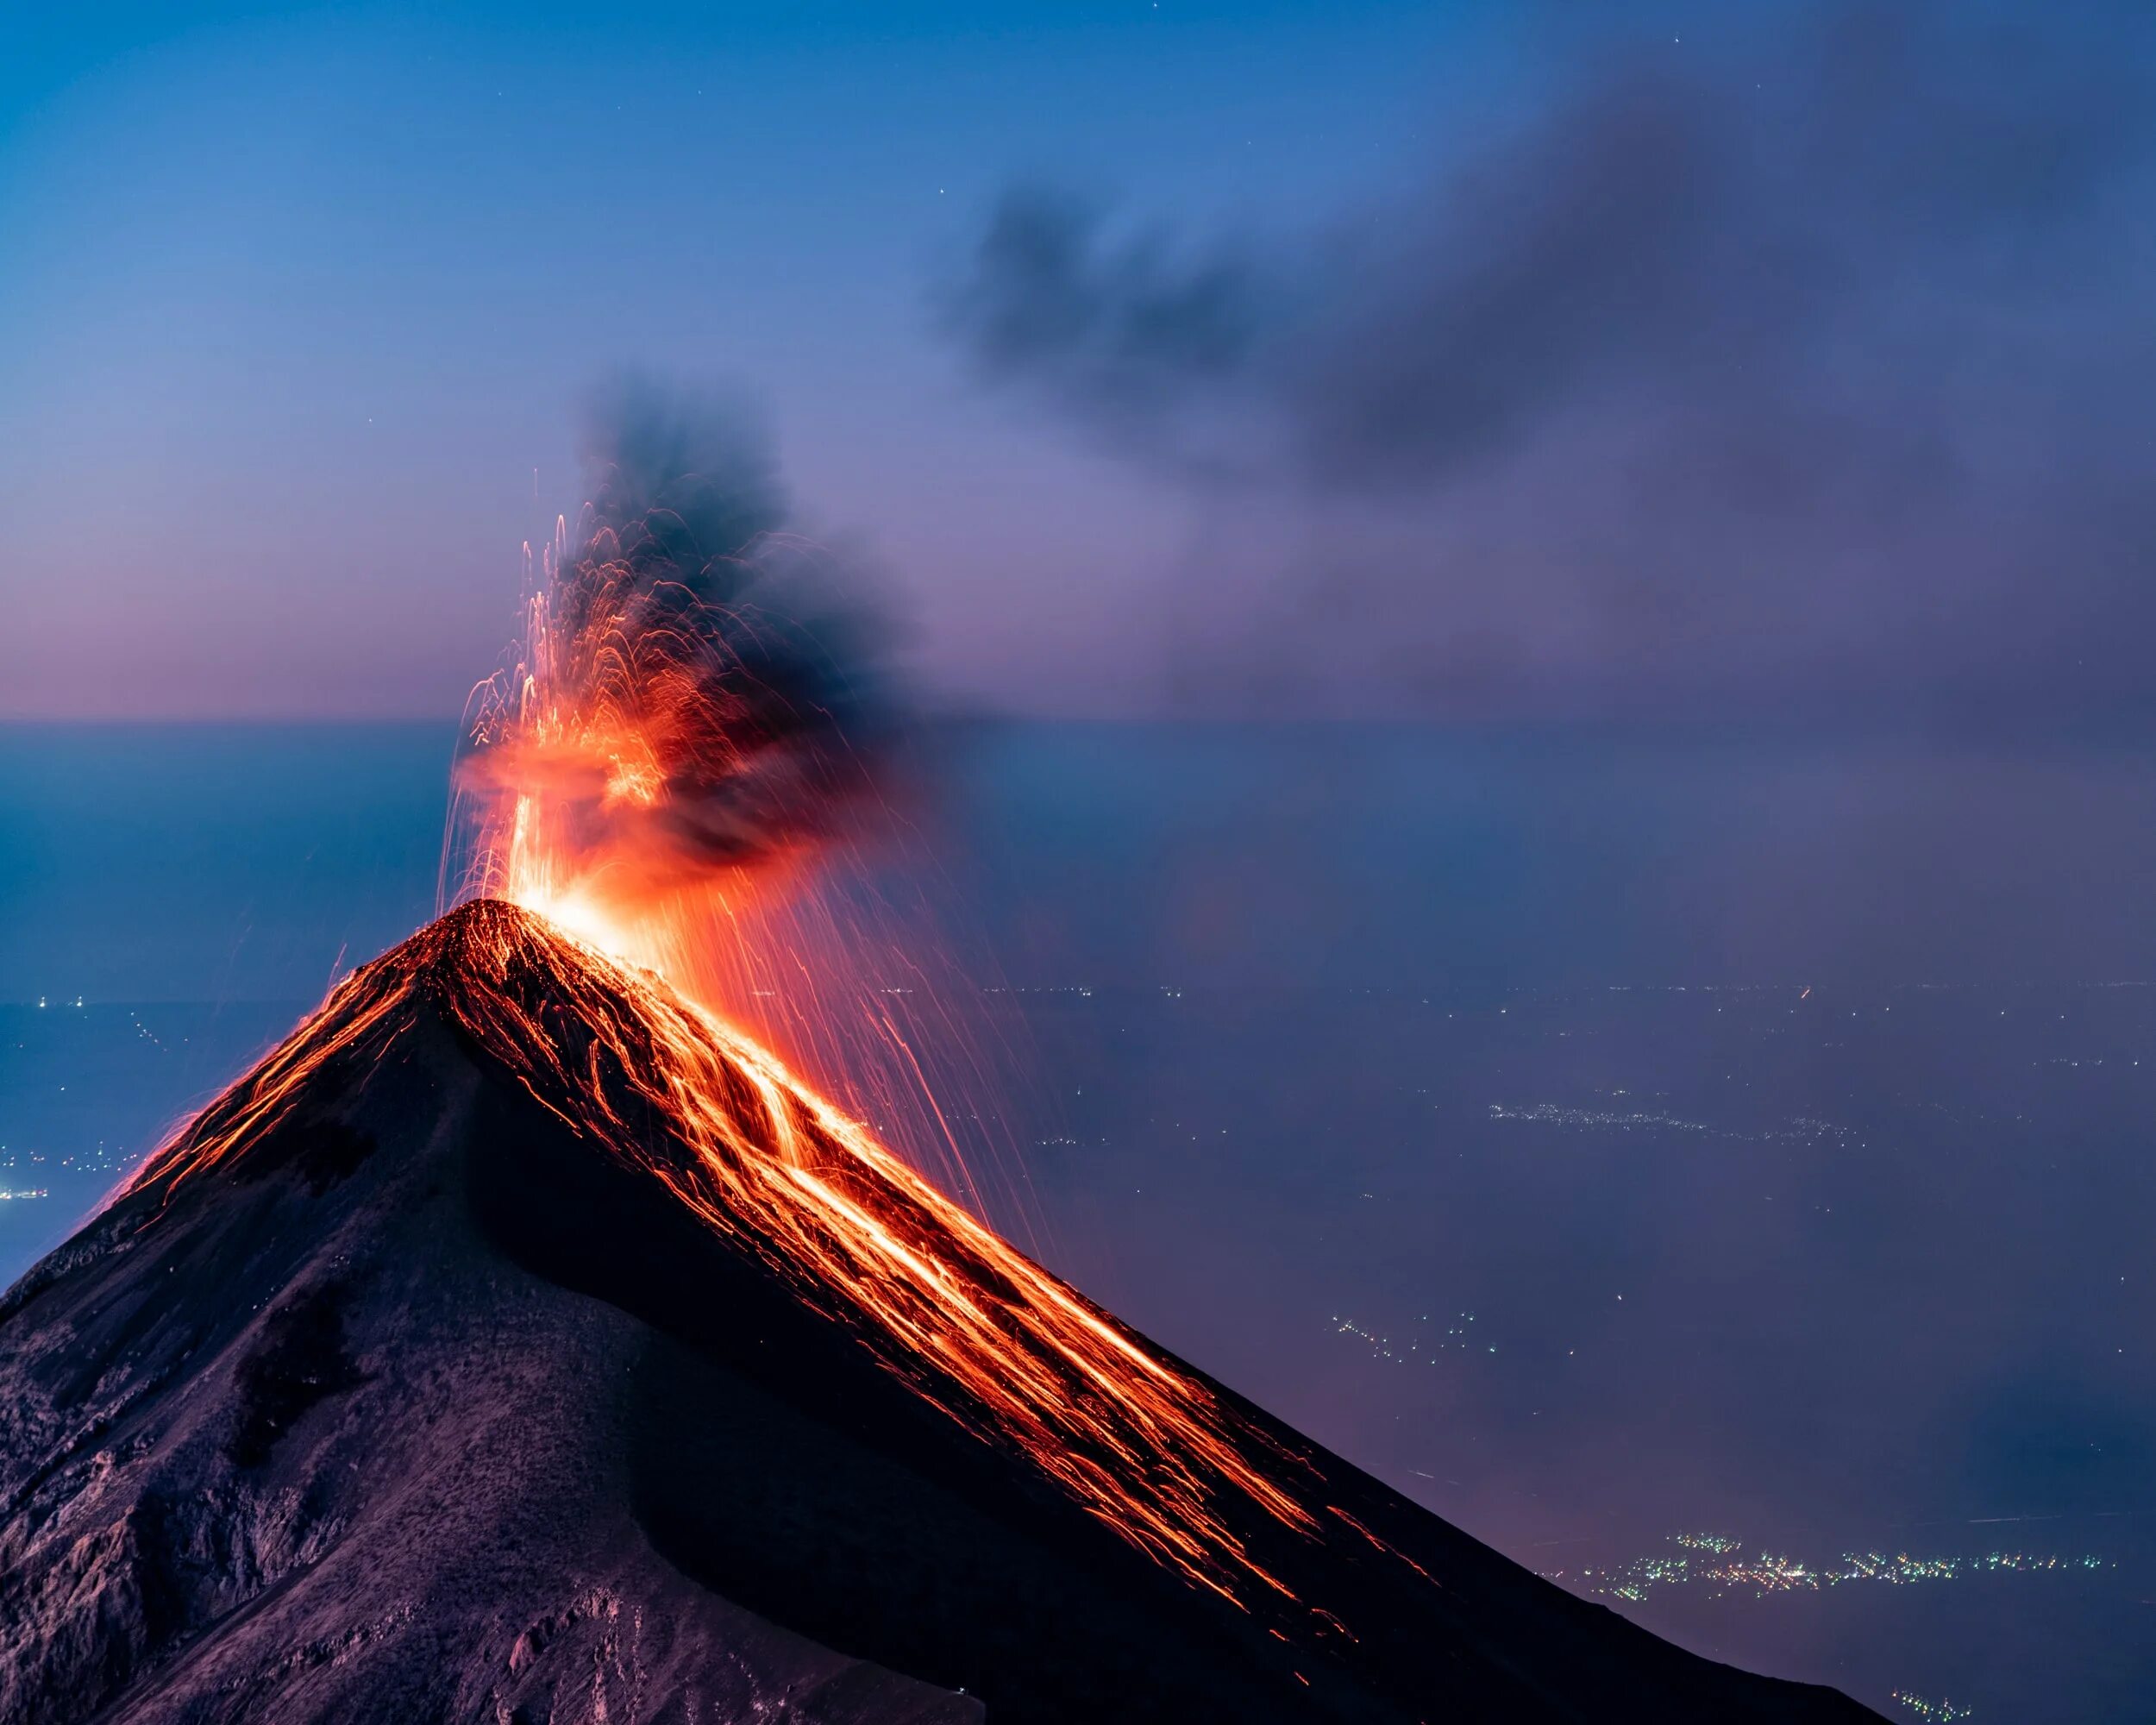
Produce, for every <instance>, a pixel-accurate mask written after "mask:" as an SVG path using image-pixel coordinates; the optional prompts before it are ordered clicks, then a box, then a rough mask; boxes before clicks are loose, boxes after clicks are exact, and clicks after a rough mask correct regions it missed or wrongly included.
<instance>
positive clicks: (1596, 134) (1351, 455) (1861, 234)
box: [942, 3, 2156, 713]
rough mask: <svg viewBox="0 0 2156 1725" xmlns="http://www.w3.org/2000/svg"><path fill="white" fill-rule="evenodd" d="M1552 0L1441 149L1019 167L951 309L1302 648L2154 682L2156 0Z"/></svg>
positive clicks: (1306, 670) (1839, 679) (1715, 685)
mask: <svg viewBox="0 0 2156 1725" xmlns="http://www.w3.org/2000/svg"><path fill="white" fill-rule="evenodd" d="M1538 16H1539V17H1540V18H1541V21H1542V22H1543V23H1544V25H1545V27H1549V28H1547V29H1545V38H1544V41H1545V49H1546V47H1547V44H1548V41H1549V40H1550V39H1551V37H1552V36H1554V37H1555V38H1556V39H1557V41H1559V42H1560V43H1564V44H1565V46H1564V47H1559V48H1558V49H1557V51H1555V52H1544V53H1542V54H1541V56H1540V61H1539V63H1540V66H1541V76H1542V83H1541V85H1540V86H1539V88H1538V89H1537V90H1536V91H1533V92H1532V99H1522V100H1520V101H1519V102H1516V103H1514V104H1512V105H1513V106H1514V110H1516V111H1520V112H1525V113H1527V114H1530V115H1531V116H1532V117H1531V118H1529V119H1528V120H1527V121H1526V122H1525V123H1523V124H1521V125H1520V126H1518V127H1517V128H1515V129H1511V130H1508V131H1502V132H1497V131H1492V130H1490V129H1486V128H1485V129H1478V130H1476V131H1474V132H1473V133H1471V134H1468V135H1461V136H1458V137H1456V138H1455V139H1454V140H1453V141H1452V143H1451V147H1448V149H1447V150H1446V152H1445V158H1444V161H1443V165H1442V166H1441V167H1440V168H1439V169H1438V171H1436V172H1434V173H1430V174H1429V175H1427V176H1426V177H1425V178H1424V179H1423V181H1422V185H1421V190H1420V191H1419V192H1417V193H1415V194H1414V195H1413V196H1411V197H1407V198H1401V199H1398V200H1395V201H1394V202H1391V203H1377V204H1371V205H1369V206H1368V207H1364V208H1362V209H1357V210H1349V211H1345V212H1343V214H1342V216H1341V217H1340V219H1339V220H1338V223H1335V224H1334V225H1333V226H1332V227H1331V228H1329V229H1326V230H1324V231H1320V232H1317V233H1306V234H1300V235H1296V234H1289V235H1277V236H1275V237H1274V238H1272V239H1270V240H1253V239H1244V240H1238V241H1230V240H1225V239H1223V240H1216V241H1210V242H1207V241H1200V240H1191V239H1188V238H1184V237H1180V236H1178V235H1175V234H1174V233H1173V232H1171V231H1166V230H1160V229H1156V230H1153V231H1150V232H1142V233H1135V234H1133V233H1131V232H1127V231H1125V229H1123V228H1122V227H1120V226H1119V223H1117V222H1116V221H1115V220H1114V219H1113V218H1112V216H1111V215H1110V214H1109V213H1107V212H1106V211H1105V210H1103V209H1102V208H1101V206H1100V205H1099V204H1095V203H1092V202H1089V201H1088V200H1087V199H1085V198H1081V197H1076V196H1074V195H1071V194H1069V193H1065V192H1058V191H1044V190H1041V189H1039V188H1037V187H1033V188H1020V189H1017V190H1014V191H1011V192H1010V193H1009V194H1007V195H1006V198H1004V200H1003V201H1002V203H1001V204H1000V206H999V207H998V208H997V209H996V210H995V211H994V212H993V216H992V217H991V219H990V220H989V221H988V222H987V225H986V227H985V229H984V230H983V231H982V232H981V235H980V237H979V240H978V243H977V245H976V246H975V248H974V250H973V251H972V253H971V254H970V256H969V258H968V260H967V262H966V264H965V266H964V267H963V268H962V270H961V271H960V273H958V275H957V277H956V279H955V280H954V281H952V282H951V283H950V284H949V285H948V289H947V292H946V293H945V295H944V298H943V307H942V309H943V317H944V320H945V323H946V327H947V329H949V330H950V333H951V334H952V335H953V336H954V337H955V339H956V341H957V342H958V343H959V344H960V346H961V348H962V351H963V352H964V353H965V354H967V356H968V358H969V360H970V361H971V363H972V365H973V367H974V368H975V371H976V372H977V373H978V374H979V375H980V376H981V377H982V378H984V379H985V380H987V381H988V382H989V383H991V384H992V385H993V386H996V387H999V388H1002V389H1007V390H1010V391H1012V392H1018V393H1021V394H1023V395H1025V396H1026V397H1028V398H1031V399H1032V400H1034V401H1036V402H1038V403H1042V404H1044V405H1047V406H1049V407H1050V409H1052V410H1053V411H1054V412H1055V413H1056V415H1057V416H1058V417H1061V418H1062V419H1063V420H1065V421H1066V422H1068V423H1071V424H1074V425H1075V426H1077V427H1079V428H1081V430H1082V431H1083V432H1084V434H1085V435H1087V436H1088V437H1090V438H1092V439H1093V440H1094V441H1096V442H1100V443H1102V444H1103V445H1105V446H1106V447H1107V448H1109V449H1112V450H1113V451H1114V452H1116V453H1117V454H1119V455H1122V456H1124V457H1125V458H1127V459H1129V460H1131V461H1133V462H1134V463H1136V464H1138V465H1139V466H1140V467H1142V468H1144V470H1145V471H1147V472H1149V473H1150V474H1156V475H1160V474H1165V475H1168V476H1169V477H1170V478H1171V479H1173V480H1176V481H1178V482H1180V483H1181V484H1182V485H1184V486H1188V488H1190V489H1191V490H1192V491H1193V492H1194V494H1195V495H1197V496H1199V497H1200V499H1204V500H1205V501H1206V503H1207V504H1208V505H1209V506H1210V507H1211V509H1212V510H1213V515H1214V517H1215V519H1216V522H1217V524H1218V525H1217V530H1216V533H1215V535H1214V536H1213V543H1210V544H1208V545H1207V547H1206V549H1205V551H1204V552H1203V553H1202V554H1201V555H1200V557H1198V558H1196V559H1194V561H1197V562H1200V563H1202V564H1205V565H1206V566H1209V568H1212V569H1215V570H1220V569H1225V570H1227V571H1229V573H1228V574H1225V575H1214V576H1210V577H1207V578H1206V579H1209V580H1213V581H1216V582H1218V583H1219V586H1213V587H1209V588H1207V589H1206V591H1205V592H1204V593H1203V594H1202V596H1201V597H1200V598H1199V599H1197V600H1195V601H1194V609H1196V610H1197V611H1199V612H1200V614H1202V615H1203V616H1205V617H1206V618H1208V619H1209V620H1208V621H1207V622H1206V623H1205V624H1203V625H1201V626H1200V625H1192V626H1191V629H1190V632H1191V633H1193V635H1194V637H1196V638H1200V639H1203V640H1208V641H1210V642H1212V643H1213V644H1214V645H1215V646H1216V647H1220V648H1222V650H1225V651H1229V652H1232V651H1233V650H1235V649H1236V648H1237V647H1238V646H1242V645H1251V644H1256V643H1263V642H1264V641H1266V640H1268V639H1279V638H1281V637H1283V636H1287V637H1292V639H1293V641H1294V664H1293V668H1294V673H1295V674H1296V675H1297V676H1298V677H1299V678H1300V680H1301V682H1302V686H1303V687H1307V686H1308V683H1309V681H1310V680H1311V679H1312V678H1313V677H1323V676H1325V675H1327V674H1331V675H1332V676H1334V677H1336V678H1338V680H1340V681H1342V682H1344V683H1350V684H1354V683H1357V682H1358V681H1359V682H1360V683H1361V685H1362V686H1363V687H1368V686H1369V683H1370V682H1373V681H1374V682H1376V683H1377V684H1382V685H1384V686H1386V687H1391V688H1393V689H1395V690H1401V689H1403V688H1404V689H1405V690H1406V692H1407V695H1408V696H1409V698H1411V699H1425V698H1427V699H1430V700H1432V701H1436V702H1439V703H1443V702H1445V701H1446V700H1448V699H1461V698H1462V692H1463V691H1467V692H1469V695H1470V698H1471V699H1476V700H1480V699H1484V698H1485V697H1487V698H1488V699H1489V700H1491V701H1493V702H1497V703H1500V704H1501V703H1502V702H1503V701H1505V700H1507V699H1513V700H1516V701H1517V702H1519V703H1520V705H1522V706H1526V707H1527V708H1529V709H1531V710H1534V711H1546V710H1548V709H1549V707H1550V706H1551V703H1552V700H1553V699H1557V697H1556V696H1554V695H1553V694H1552V691H1557V690H1562V691H1564V692H1566V693H1565V694H1564V697H1563V699H1567V700H1570V701H1573V702H1575V703H1577V704H1582V705H1587V706H1602V707H1610V706H1616V707H1625V708H1633V709H1636V708H1638V707H1640V706H1673V707H1679V708H1681V707H1683V706H1686V705H1688V704H1690V705H1694V706H1702V707H1703V708H1704V709H1706V710H1707V711H1709V712H1716V713H1720V712H1728V711H1732V710H1754V709H1758V708H1760V707H1762V706H1768V707H1773V706H1782V707H1788V706H1799V705H1802V706H1809V707H1810V708H1812V709H1814V710H1816V711H1823V712H1842V711H1846V710H1847V709H1848V708H1849V707H1850V706H1852V704H1853V705H1855V706H1865V705H1867V704H1868V705H1871V706H1894V705H1897V704H1902V703H1906V702H1909V701H1915V702H1920V703H1932V704H1936V703H1940V702H1946V703H1951V704H1958V705H1964V706H1977V707H1980V708H1981V709H1982V710H1984V711H1987V712H1989V711H2002V710H2012V711H2038V712H2053V711H2059V710H2071V711H2079V710H2083V709H2085V708H2088V707H2090V706H2096V707H2100V708H2104V709H2107V710H2114V711H2115V710H2117V709H2119V708H2122V707H2133V708H2137V709H2145V708H2146V706H2147V693H2146V689H2147V679H2146V676H2145V674H2144V673H2143V670H2142V668H2141V663H2140V662H2141V658H2142V656H2143V649H2142V645H2141V643H2143V642H2145V641H2146V640H2147V638H2148V636H2149V633H2150V630H2151V629H2152V627H2156V580H2152V579H2151V577H2152V574H2156V504H2152V503H2151V501H2150V492H2149V490H2148V487H2147V483H2146V477H2145V475H2146V471H2147V465H2148V461H2149V457H2150V453H2151V451H2152V449H2156V343H2153V342H2152V341H2151V339H2150V336H2149V334H2148V323H2147V313H2146V308H2147V304H2149V303H2150V299H2151V296H2152V291H2156V251H2153V250H2152V248H2151V244H2150V237H2149V236H2150V235H2151V233H2152V231H2156V230H2153V229H2152V226H2151V223H2150V221H2149V216H2150V214H2151V211H2152V210H2156V53H2152V47H2153V46H2156V27H2152V24H2151V22H2150V21H2149V20H2148V19H2147V17H2145V16H2142V15H2140V14H2138V13H2136V12H2135V11H2134V10H2131V9H2128V8H2125V7H2122V6H2118V5H2114V4H2109V3H2098V4H2095V5H2088V4H2081V5H2068V6H2065V7H2062V8H2058V9H2053V10H2051V11H2048V12H2045V13H2042V14H2037V13H2034V12H2031V11H2028V10H2027V9H2007V8H2004V7H1998V6H1991V5H1985V4H1969V5H1959V6H1954V7H1952V8H1947V7H1944V6H1898V5H1897V6H1887V5H1873V4H1841V3H1834V4H1825V5H1819V4H1805V5H1797V6H1790V5H1773V6H1765V7H1760V8H1757V9H1751V8H1745V9H1736V10H1735V11H1729V10H1727V9H1724V10H1722V11H1721V12H1719V13H1717V14H1714V15H1709V16H1704V17H1702V18H1701V19H1699V20H1698V21H1697V22H1698V24H1699V28H1698V29H1697V31H1696V33H1695V30H1694V28H1691V27H1690V26H1686V27H1684V28H1683V29H1682V32H1681V34H1679V35H1678V36H1677V38H1676V39H1674V40H1673V39H1672V37H1671V36H1670V35H1669V34H1657V35H1655V36H1653V37H1652V38H1651V39H1650V38H1645V37H1641V38H1639V39H1635V40H1632V41H1613V40H1610V39H1608V37H1607V36H1604V35H1595V37H1594V38H1593V39H1592V40H1589V37H1588V31H1589V23H1588V22H1587V20H1586V19H1585V17H1584V15H1583V14H1580V13H1578V12H1576V11H1574V10H1571V9H1545V11H1544V12H1543V13H1541V14H1539V15H1538ZM1553 19H1554V20H1555V22H1554V24H1553V23H1552V20H1553ZM1568 32H1569V33H1570V37H1569V41H1567V35H1568ZM1224 601H1225V602H1224ZM1238 618H1247V619H1249V620H1248V622H1247V624H1238ZM1238 628H1244V629H1246V630H1247V640H1244V641H1238V640H1237V639H1235V638H1234V637H1236V631H1237V630H1238ZM1223 637H1227V638H1226V640H1225V646H1223ZM1279 669H1281V668H1280V667H1268V666H1254V670H1255V671H1256V672H1257V673H1260V675H1258V676H1257V681H1259V682H1260V683H1261V684H1263V683H1267V682H1269V683H1270V685H1271V686H1273V687H1277V684H1278V677H1277V675H1272V676H1270V677H1267V676H1265V675H1263V673H1265V672H1268V671H1274V672H1276V671H1278V670H1279Z"/></svg>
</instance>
